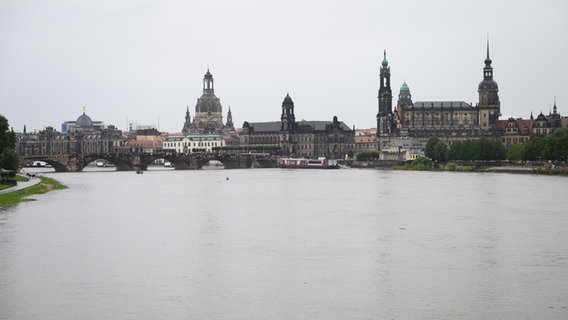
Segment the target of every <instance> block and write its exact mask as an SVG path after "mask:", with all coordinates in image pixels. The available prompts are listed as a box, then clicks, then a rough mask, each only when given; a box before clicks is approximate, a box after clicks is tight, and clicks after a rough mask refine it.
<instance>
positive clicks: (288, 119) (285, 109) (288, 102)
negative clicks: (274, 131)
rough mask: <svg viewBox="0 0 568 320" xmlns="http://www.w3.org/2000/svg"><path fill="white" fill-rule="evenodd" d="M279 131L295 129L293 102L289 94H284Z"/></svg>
mask: <svg viewBox="0 0 568 320" xmlns="http://www.w3.org/2000/svg"><path fill="white" fill-rule="evenodd" d="M280 122H281V127H280V130H281V131H288V132H290V131H293V130H294V129H295V128H296V116H295V115H294V102H293V101H292V98H290V94H286V97H285V98H284V101H283V102H282V115H281V116H280Z"/></svg>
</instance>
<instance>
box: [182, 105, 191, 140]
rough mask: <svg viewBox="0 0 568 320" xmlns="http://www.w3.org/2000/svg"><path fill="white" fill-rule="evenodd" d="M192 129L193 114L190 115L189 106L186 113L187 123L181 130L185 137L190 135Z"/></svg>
mask: <svg viewBox="0 0 568 320" xmlns="http://www.w3.org/2000/svg"><path fill="white" fill-rule="evenodd" d="M192 128H193V125H192V124H191V114H190V113H189V106H188V107H187V110H186V111H185V122H184V123H183V129H181V132H182V133H183V134H184V135H188V134H190V132H191V129H192Z"/></svg>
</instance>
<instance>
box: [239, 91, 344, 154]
mask: <svg viewBox="0 0 568 320" xmlns="http://www.w3.org/2000/svg"><path fill="white" fill-rule="evenodd" d="M354 138H355V130H353V129H351V128H349V126H347V125H346V124H345V123H343V122H342V121H339V120H338V119H337V116H334V117H333V120H332V121H305V120H301V121H296V116H295V113H294V102H293V101H292V98H291V97H290V95H289V94H287V95H286V97H285V98H284V101H283V102H282V113H281V115H280V121H273V122H251V123H249V122H245V123H244V124H243V130H242V132H241V134H240V142H241V145H243V146H271V147H272V146H274V147H278V148H279V149H280V150H282V152H284V154H292V155H294V156H303V157H308V158H315V157H327V158H331V159H343V158H344V157H345V155H347V154H352V153H353V150H354V144H355V140H354Z"/></svg>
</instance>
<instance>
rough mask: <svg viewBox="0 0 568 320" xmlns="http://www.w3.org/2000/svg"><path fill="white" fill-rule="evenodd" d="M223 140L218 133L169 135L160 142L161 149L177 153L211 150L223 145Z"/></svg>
mask: <svg viewBox="0 0 568 320" xmlns="http://www.w3.org/2000/svg"><path fill="white" fill-rule="evenodd" d="M224 145H225V141H224V140H223V138H222V137H221V136H220V135H187V136H169V137H166V138H165V139H164V142H163V143H162V148H163V149H168V150H175V151H176V152H177V153H185V154H189V153H196V152H213V148H214V147H223V146H224Z"/></svg>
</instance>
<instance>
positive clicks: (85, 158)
mask: <svg viewBox="0 0 568 320" xmlns="http://www.w3.org/2000/svg"><path fill="white" fill-rule="evenodd" d="M19 158H20V167H22V168H23V167H24V166H26V165H27V164H30V163H33V162H34V161H44V162H46V163H48V164H50V165H51V166H52V167H53V168H54V169H55V171H56V172H79V171H82V170H83V168H85V166H87V165H88V164H89V163H91V162H93V161H96V160H106V161H108V162H110V163H112V164H113V165H114V166H115V168H116V170H117V171H138V170H147V169H148V165H150V164H151V163H152V162H154V161H155V160H157V159H164V160H165V161H169V162H170V163H172V164H173V165H174V167H175V169H176V170H199V169H202V168H203V166H204V165H205V164H207V162H209V161H210V160H218V161H220V162H221V163H223V166H224V167H225V169H246V168H275V167H277V166H278V163H279V159H278V158H277V157H275V156H271V155H268V154H255V153H250V154H249V153H241V154H190V155H184V154H168V153H165V154H161V153H157V154H154V153H133V154H75V155H74V154H68V155H66V154H58V155H21V156H19Z"/></svg>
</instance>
